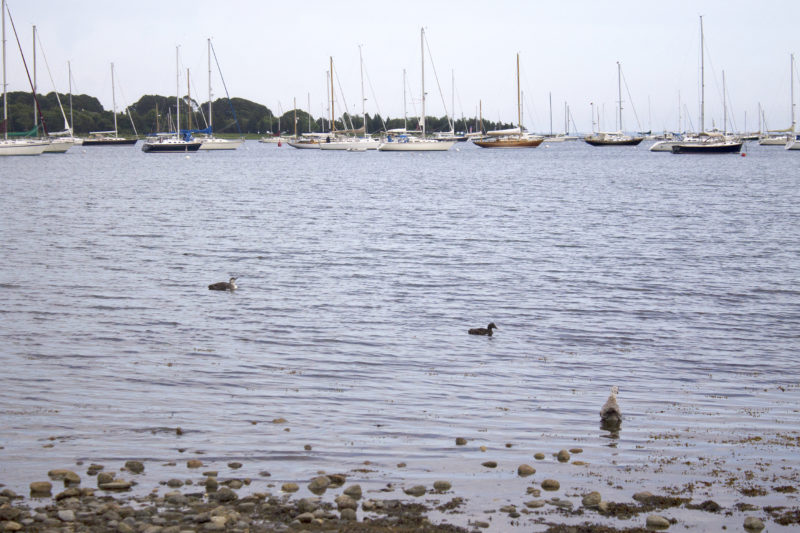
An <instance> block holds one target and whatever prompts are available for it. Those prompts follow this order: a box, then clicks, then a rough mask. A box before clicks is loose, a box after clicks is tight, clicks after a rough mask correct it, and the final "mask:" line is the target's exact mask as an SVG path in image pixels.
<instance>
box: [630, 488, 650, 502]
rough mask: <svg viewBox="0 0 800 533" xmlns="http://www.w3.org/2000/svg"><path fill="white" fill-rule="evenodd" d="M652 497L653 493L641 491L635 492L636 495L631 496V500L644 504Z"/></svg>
mask: <svg viewBox="0 0 800 533" xmlns="http://www.w3.org/2000/svg"><path fill="white" fill-rule="evenodd" d="M652 497H653V493H652V492H648V491H646V490H643V491H642V492H637V493H636V494H634V495H633V499H634V500H636V501H637V502H639V503H643V502H646V501H647V500H649V499H651V498H652Z"/></svg>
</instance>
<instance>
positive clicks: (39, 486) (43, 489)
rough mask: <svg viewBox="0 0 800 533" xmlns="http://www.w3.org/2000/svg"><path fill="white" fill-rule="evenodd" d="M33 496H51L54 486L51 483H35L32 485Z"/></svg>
mask: <svg viewBox="0 0 800 533" xmlns="http://www.w3.org/2000/svg"><path fill="white" fill-rule="evenodd" d="M30 489H31V495H41V496H49V495H50V491H51V490H53V484H52V483H50V482H49V481H34V482H33V483H31V484H30Z"/></svg>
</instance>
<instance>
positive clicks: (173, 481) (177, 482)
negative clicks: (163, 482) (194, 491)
mask: <svg viewBox="0 0 800 533" xmlns="http://www.w3.org/2000/svg"><path fill="white" fill-rule="evenodd" d="M167 486H168V487H172V488H173V489H176V488H178V487H183V481H181V480H180V479H174V478H173V479H170V480H169V481H167Z"/></svg>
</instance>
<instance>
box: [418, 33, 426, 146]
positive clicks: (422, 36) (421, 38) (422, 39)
mask: <svg viewBox="0 0 800 533" xmlns="http://www.w3.org/2000/svg"><path fill="white" fill-rule="evenodd" d="M419 47H420V51H421V52H422V137H423V138H424V137H425V28H420V33H419Z"/></svg>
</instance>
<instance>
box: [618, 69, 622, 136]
mask: <svg viewBox="0 0 800 533" xmlns="http://www.w3.org/2000/svg"><path fill="white" fill-rule="evenodd" d="M617 90H618V92H619V131H620V133H622V65H620V64H619V61H617Z"/></svg>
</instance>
